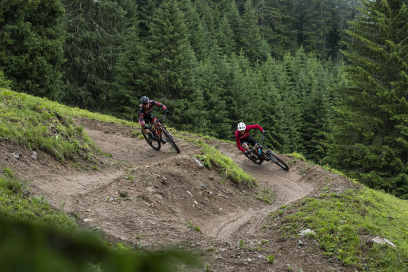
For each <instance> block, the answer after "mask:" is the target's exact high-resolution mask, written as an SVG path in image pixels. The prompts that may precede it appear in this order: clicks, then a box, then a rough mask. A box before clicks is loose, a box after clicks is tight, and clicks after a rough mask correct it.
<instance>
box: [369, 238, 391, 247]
mask: <svg viewBox="0 0 408 272" xmlns="http://www.w3.org/2000/svg"><path fill="white" fill-rule="evenodd" d="M371 241H373V242H374V243H377V244H382V245H383V244H387V245H390V246H392V247H395V248H396V247H397V246H396V245H394V243H392V242H391V241H390V240H388V239H385V238H381V237H379V236H377V237H374V238H373V239H371Z"/></svg>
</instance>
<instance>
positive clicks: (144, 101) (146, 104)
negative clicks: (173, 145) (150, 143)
mask: <svg viewBox="0 0 408 272" xmlns="http://www.w3.org/2000/svg"><path fill="white" fill-rule="evenodd" d="M154 106H159V107H162V108H163V110H164V113H165V114H166V115H167V114H169V113H170V111H169V110H168V109H167V108H166V106H165V105H164V104H161V103H159V102H157V101H154V100H149V98H148V97H147V96H143V97H142V98H141V99H140V110H139V113H138V116H139V124H140V125H141V126H142V129H143V130H144V132H145V133H146V134H149V136H150V137H152V136H153V135H151V133H150V132H149V131H148V130H146V129H148V128H149V127H148V126H147V125H146V123H145V120H147V121H149V122H150V123H154V122H155V121H156V120H157V118H156V117H154V115H153V114H152V113H151V112H152V111H153V108H154ZM156 125H157V126H158V124H156ZM162 142H163V143H166V142H167V141H166V140H165V139H162Z"/></svg>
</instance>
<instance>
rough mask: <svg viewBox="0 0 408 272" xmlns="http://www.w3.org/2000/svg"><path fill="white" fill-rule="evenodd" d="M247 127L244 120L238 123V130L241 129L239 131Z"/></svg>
mask: <svg viewBox="0 0 408 272" xmlns="http://www.w3.org/2000/svg"><path fill="white" fill-rule="evenodd" d="M245 129H246V125H245V124H244V123H243V122H241V123H239V124H238V130H239V131H241V130H245Z"/></svg>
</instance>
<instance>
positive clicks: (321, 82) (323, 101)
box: [302, 65, 329, 162]
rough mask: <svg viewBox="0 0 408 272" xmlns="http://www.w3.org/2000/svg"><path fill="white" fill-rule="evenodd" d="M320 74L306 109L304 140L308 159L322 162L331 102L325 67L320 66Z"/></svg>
mask: <svg viewBox="0 0 408 272" xmlns="http://www.w3.org/2000/svg"><path fill="white" fill-rule="evenodd" d="M319 68H320V69H319V72H318V74H317V76H316V78H315V80H314V82H313V87H312V90H311V93H310V95H309V96H308V97H307V98H308V99H307V100H304V101H303V103H305V104H306V107H305V108H304V111H303V114H302V117H303V118H302V119H303V129H302V132H303V133H302V139H303V146H304V150H305V153H304V155H305V156H306V158H308V159H310V160H313V161H316V162H321V160H322V159H323V158H324V156H325V155H326V151H327V150H326V149H327V148H326V147H325V143H324V140H325V133H326V132H328V129H329V124H328V118H329V101H328V96H327V91H328V86H327V75H326V71H325V70H323V67H322V66H321V65H319Z"/></svg>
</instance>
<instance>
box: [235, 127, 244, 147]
mask: <svg viewBox="0 0 408 272" xmlns="http://www.w3.org/2000/svg"><path fill="white" fill-rule="evenodd" d="M235 141H236V142H237V147H238V149H239V150H241V151H242V152H245V149H244V148H242V146H241V137H240V136H239V131H238V130H237V131H235Z"/></svg>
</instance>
